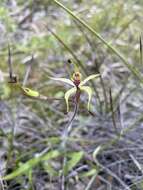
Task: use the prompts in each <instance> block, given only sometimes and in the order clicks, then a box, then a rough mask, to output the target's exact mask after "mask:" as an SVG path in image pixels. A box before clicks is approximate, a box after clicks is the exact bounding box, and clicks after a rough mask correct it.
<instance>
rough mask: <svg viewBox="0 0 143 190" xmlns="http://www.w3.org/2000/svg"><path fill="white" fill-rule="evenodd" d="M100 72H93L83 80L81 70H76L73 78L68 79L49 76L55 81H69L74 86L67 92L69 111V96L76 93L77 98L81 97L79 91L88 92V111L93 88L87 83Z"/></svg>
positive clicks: (66, 99) (66, 98)
mask: <svg viewBox="0 0 143 190" xmlns="http://www.w3.org/2000/svg"><path fill="white" fill-rule="evenodd" d="M99 76H100V74H93V75H90V76H88V77H87V78H85V79H84V80H82V74H81V73H80V72H74V73H73V76H72V78H71V79H67V78H55V77H49V78H50V79H52V80H55V81H59V82H64V83H67V84H69V85H71V86H72V88H71V89H69V90H68V91H67V92H66V93H65V96H64V97H65V101H66V106H67V113H68V112H69V97H70V96H72V95H74V94H75V98H76V99H79V97H77V96H80V95H78V94H79V93H78V92H82V91H84V92H86V93H87V94H88V103H87V109H88V111H89V110H90V101H91V97H92V89H91V87H89V86H85V84H86V83H87V82H88V81H89V80H91V79H94V78H97V77H99Z"/></svg>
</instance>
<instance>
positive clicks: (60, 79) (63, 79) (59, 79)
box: [49, 77, 75, 86]
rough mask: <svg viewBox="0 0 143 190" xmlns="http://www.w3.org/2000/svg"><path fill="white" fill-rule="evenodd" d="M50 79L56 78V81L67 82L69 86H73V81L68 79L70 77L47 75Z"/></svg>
mask: <svg viewBox="0 0 143 190" xmlns="http://www.w3.org/2000/svg"><path fill="white" fill-rule="evenodd" d="M49 78H50V79H52V80H56V81H60V82H64V83H67V84H70V85H71V86H75V85H74V83H73V81H72V80H70V79H66V78H54V77H49Z"/></svg>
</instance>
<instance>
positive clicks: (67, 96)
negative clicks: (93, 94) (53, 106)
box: [65, 87, 76, 112]
mask: <svg viewBox="0 0 143 190" xmlns="http://www.w3.org/2000/svg"><path fill="white" fill-rule="evenodd" d="M74 93H76V87H73V88H71V89H70V90H68V91H67V92H66V93H65V100H66V105H67V112H69V97H70V96H71V95H72V94H74Z"/></svg>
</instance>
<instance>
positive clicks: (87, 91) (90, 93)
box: [80, 86, 92, 111]
mask: <svg viewBox="0 0 143 190" xmlns="http://www.w3.org/2000/svg"><path fill="white" fill-rule="evenodd" d="M80 90H81V91H84V92H86V93H87V94H88V104H87V109H88V111H90V101H91V97H92V89H91V88H90V87H89V86H81V87H80Z"/></svg>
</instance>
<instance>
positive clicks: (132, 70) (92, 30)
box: [53, 0, 143, 83]
mask: <svg viewBox="0 0 143 190" xmlns="http://www.w3.org/2000/svg"><path fill="white" fill-rule="evenodd" d="M53 1H54V2H55V3H56V4H57V5H58V6H60V7H61V8H62V9H64V10H65V11H66V12H67V13H69V14H70V15H71V16H72V17H73V18H75V19H76V20H77V21H78V22H80V23H81V24H82V25H83V26H84V27H85V28H87V29H88V30H89V31H90V32H91V33H92V34H93V35H94V36H96V37H97V38H98V39H99V40H101V41H102V42H103V44H105V45H106V46H107V47H108V48H109V49H110V50H112V51H113V52H114V53H115V54H116V55H117V56H118V57H119V58H120V59H121V60H122V61H123V63H124V64H125V65H126V66H127V67H128V69H129V70H130V71H131V72H132V73H133V74H134V75H135V76H136V77H137V78H138V79H139V80H140V81H141V82H142V83H143V78H142V77H141V76H140V73H139V71H138V70H137V69H136V68H135V67H134V66H132V65H130V64H129V63H128V61H127V60H126V59H125V58H124V57H123V55H121V54H120V52H119V51H117V50H116V49H115V48H114V47H113V46H111V45H110V44H109V43H108V42H107V41H106V40H104V38H103V37H102V36H101V35H100V34H99V33H98V32H96V31H95V30H94V29H93V28H92V27H91V26H89V25H88V24H87V23H86V22H85V21H83V20H82V19H81V18H79V17H78V16H76V15H75V14H74V13H73V12H72V11H71V10H70V9H68V8H67V7H65V6H64V5H63V4H62V3H60V2H59V1H57V0H53Z"/></svg>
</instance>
